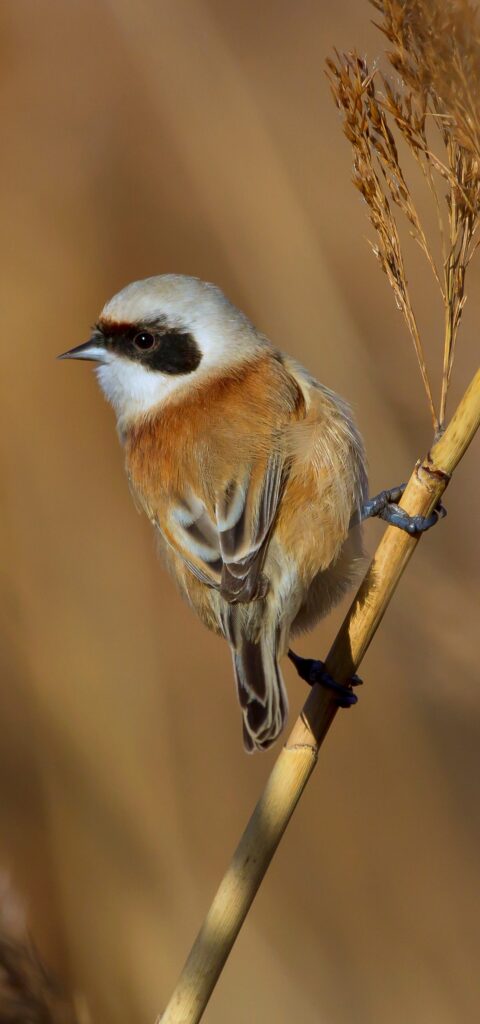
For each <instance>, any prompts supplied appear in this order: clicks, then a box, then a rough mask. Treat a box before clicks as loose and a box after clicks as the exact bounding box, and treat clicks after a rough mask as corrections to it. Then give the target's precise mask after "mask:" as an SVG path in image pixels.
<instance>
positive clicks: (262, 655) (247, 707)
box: [232, 636, 288, 752]
mask: <svg viewBox="0 0 480 1024" xmlns="http://www.w3.org/2000/svg"><path fill="white" fill-rule="evenodd" d="M276 647H277V645H276V643H275V641H274V638H273V637H271V636H264V637H261V638H260V639H259V640H258V642H256V641H253V640H249V639H248V638H247V637H245V636H240V637H237V638H236V644H235V647H234V648H232V654H233V666H234V670H235V681H236V684H237V693H238V699H239V701H240V707H241V709H242V714H243V740H244V744H245V748H246V750H248V751H250V752H251V751H253V750H266V749H267V747H270V746H271V744H272V743H274V741H275V740H276V739H277V736H278V735H279V733H280V732H281V731H282V729H283V726H284V723H285V719H286V717H287V712H288V702H287V695H286V692H285V687H284V684H283V679H282V676H281V672H280V669H279V667H278V663H277V649H276Z"/></svg>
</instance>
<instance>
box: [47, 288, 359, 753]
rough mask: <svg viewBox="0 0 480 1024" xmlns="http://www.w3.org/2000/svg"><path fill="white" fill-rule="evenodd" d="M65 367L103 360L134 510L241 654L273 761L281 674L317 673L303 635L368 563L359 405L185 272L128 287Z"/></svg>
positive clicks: (205, 613) (280, 718)
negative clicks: (295, 642) (302, 648)
mask: <svg viewBox="0 0 480 1024" xmlns="http://www.w3.org/2000/svg"><path fill="white" fill-rule="evenodd" d="M59 358H63V359H86V360H93V361H95V362H96V363H97V364H98V365H97V368H96V373H97V377H98V382H99V384H100V387H101V389H102V391H103V393H104V395H105V397H106V399H107V400H108V401H109V403H110V404H111V405H112V406H113V408H114V411H115V413H116V418H117V429H118V434H119V437H120V441H121V443H122V445H123V448H124V452H125V466H126V473H127V477H128V482H129V485H130V489H131V492H132V494H133V497H134V500H135V502H136V504H137V506H138V507H139V508H140V509H141V510H142V511H143V512H145V513H146V515H147V516H148V518H149V520H150V522H151V523H152V524H153V526H154V528H155V532H156V534H157V536H158V539H159V546H160V548H161V551H162V553H163V556H164V559H165V562H166V565H167V568H168V569H169V570H170V572H171V574H172V576H173V577H174V579H175V580H176V583H177V585H178V587H179V590H180V592H181V594H182V595H183V597H184V598H186V600H187V602H188V604H189V605H190V606H191V608H192V609H193V610H194V611H195V612H196V613H197V615H198V616H199V617H200V619H201V620H202V621H203V623H204V624H205V625H206V626H207V627H208V628H209V629H210V630H213V632H214V633H216V634H219V635H220V636H222V637H224V638H225V640H226V641H227V642H228V644H229V645H230V648H231V652H232V659H233V674H234V678H235V684H236V692H237V696H238V701H239V705H240V710H241V717H242V731H243V741H244V746H245V749H246V750H247V751H248V752H253V751H255V750H265V749H267V748H268V747H270V746H271V744H272V743H274V741H275V740H276V739H277V737H278V736H279V735H280V733H281V731H282V729H283V727H284V724H285V721H286V718H287V713H288V699H287V693H286V689H285V684H284V681H283V677H282V673H281V670H280V666H279V662H280V660H281V659H282V657H284V656H285V655H286V654H289V655H290V657H291V658H292V660H293V661H294V663H295V664H296V667H297V669H298V671H299V673H300V674H302V671H301V666H302V663H304V664H305V665H307V661H308V659H301V658H299V656H297V655H294V653H293V651H292V650H291V648H290V641H291V639H292V638H293V637H295V636H296V635H298V634H299V633H302V632H305V631H307V630H310V629H311V628H312V627H313V626H314V625H315V623H317V622H318V620H319V619H321V618H322V617H323V616H325V615H327V614H328V612H329V611H330V610H331V609H332V608H333V606H334V605H336V604H337V602H338V601H339V600H340V599H341V597H342V596H343V595H344V594H345V592H346V591H347V590H348V589H349V588H350V587H351V586H352V585H353V584H354V583H355V582H356V581H357V580H358V578H359V575H360V573H361V572H362V569H363V566H364V559H363V548H362V531H361V520H362V508H363V506H364V503H365V500H366V496H367V470H366V456H365V448H364V444H363V441H362V437H361V435H360V432H359V429H358V427H357V426H356V423H355V421H354V418H353V414H352V411H351V409H350V407H349V405H348V404H347V403H346V402H345V401H344V399H343V398H341V397H340V396H339V395H337V394H336V393H335V392H334V391H332V390H331V389H330V388H329V387H327V386H325V385H324V384H321V383H319V382H318V381H317V380H316V379H315V378H314V377H313V376H312V374H311V373H309V371H308V370H306V369H304V368H303V366H302V365H301V364H300V363H298V362H297V361H296V360H295V359H294V358H292V357H290V356H289V355H287V354H285V353H284V352H282V351H280V350H279V349H278V348H276V347H275V345H273V344H272V343H271V342H270V341H269V340H268V338H267V337H266V336H265V335H263V334H262V333H261V332H260V331H259V330H257V329H256V328H255V326H254V325H253V324H252V323H251V321H250V320H249V319H248V317H247V316H246V315H245V314H244V313H243V312H241V311H240V310H239V309H237V308H236V307H235V306H234V305H233V304H232V303H231V302H230V301H229V299H228V298H227V297H226V296H225V295H224V293H223V292H222V291H221V290H220V288H218V287H217V286H216V285H214V284H210V283H207V282H204V281H201V280H199V279H198V278H195V277H189V276H185V275H177V274H162V275H160V276H155V277H148V278H146V279H143V280H140V281H135V282H133V283H131V284H128V285H127V286H126V287H124V288H123V289H122V290H121V291H119V292H118V293H117V294H116V295H114V296H113V298H111V299H109V301H108V302H107V303H106V304H105V305H104V307H103V309H102V311H101V313H100V316H99V318H98V321H97V322H96V324H95V326H94V328H93V330H92V334H91V336H90V338H89V339H88V340H87V341H86V342H84V343H83V344H81V345H78V346H76V347H75V348H73V349H70V350H69V351H67V352H65V353H63V354H62V356H60V357H59ZM308 664H313V663H311V662H310V661H308ZM318 664H320V665H322V663H321V662H320V663H318ZM303 675H304V678H307V681H310V682H312V679H309V678H308V672H307V671H305V667H304V671H303ZM324 675H326V674H324ZM317 676H318V673H317ZM315 681H322V680H321V679H319V678H317V677H315ZM323 681H325V682H326V685H329V683H330V684H331V685H332V687H333V688H334V689H335V688H336V689H337V690H338V693H339V698H338V702H339V703H343V705H344V706H347V705H348V704H349V703H353V701H354V700H355V698H354V697H353V694H352V698H351V700H349V698H348V693H349V692H351V691H350V689H349V688H348V690H347V688H346V687H344V686H342V685H340V684H336V683H335V681H334V680H329V679H328V678H325V679H324V680H323ZM342 695H343V697H344V698H346V699H344V700H343V701H342Z"/></svg>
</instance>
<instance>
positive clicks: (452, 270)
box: [327, 0, 480, 436]
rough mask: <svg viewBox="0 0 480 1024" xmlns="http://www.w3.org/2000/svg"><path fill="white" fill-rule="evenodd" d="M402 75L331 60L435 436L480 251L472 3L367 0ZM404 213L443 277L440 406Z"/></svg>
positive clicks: (479, 60)
mask: <svg viewBox="0 0 480 1024" xmlns="http://www.w3.org/2000/svg"><path fill="white" fill-rule="evenodd" d="M370 2H371V3H372V5H373V7H375V8H376V10H377V11H379V12H380V14H381V16H382V17H381V20H380V22H379V23H378V24H377V27H378V28H379V29H380V30H381V32H383V33H384V35H385V36H386V37H387V39H388V42H389V44H390V48H389V49H388V50H387V51H386V57H387V58H388V62H389V63H390V65H391V68H393V70H394V72H395V75H394V77H393V78H392V76H391V75H390V77H388V76H387V75H386V74H385V73H384V72H383V71H381V70H380V69H377V68H374V69H372V70H371V69H370V68H369V66H368V64H367V61H366V60H364V59H363V58H362V57H360V56H358V54H357V53H356V52H355V51H352V52H350V53H345V54H339V53H337V54H336V60H328V61H327V67H328V71H327V74H328V77H329V79H330V84H331V88H332V92H333V96H334V99H335V103H336V104H337V107H338V108H339V110H340V111H341V114H342V117H343V130H344V132H345V135H346V137H347V139H348V140H349V142H350V143H351V145H352V150H353V182H354V184H355V186H356V188H358V190H359V192H360V193H361V194H362V196H363V198H364V199H365V201H366V203H367V205H368V209H369V215H370V221H371V223H372V225H373V227H374V229H375V232H376V235H377V241H376V243H375V244H374V245H372V248H373V252H374V253H375V256H376V257H377V259H378V261H379V263H380V266H381V267H382V270H383V271H384V272H385V274H386V275H387V277H388V280H389V282H390V284H391V286H392V288H393V291H394V295H395V299H396V302H397V305H398V307H399V308H400V309H401V311H402V313H403V315H404V317H405V321H406V323H407V327H408V330H409V331H410V334H411V337H412V340H413V344H414V346H415V352H416V354H417V358H418V362H419V366H420V371H421V374H422V380H423V384H424V387H425V391H426V394H427V398H428V403H429V406H430V410H431V414H432V418H433V424H434V429H435V434H436V435H437V436H438V435H439V434H440V433H441V431H442V430H443V429H444V422H445V411H446V402H447V393H448V388H449V384H450V379H451V373H452V366H453V360H454V356H455V345H456V340H457V334H458V328H459V325H460V320H461V316H462V311H463V307H464V305H465V299H466V293H465V274H466V270H467V267H468V265H469V263H470V260H471V259H472V256H473V254H474V252H475V249H476V248H477V245H478V241H477V239H476V232H477V229H478V222H479V214H480V119H479V112H480V29H479V25H478V12H477V10H476V9H474V8H473V7H472V5H471V4H470V3H469V0H370ZM399 138H401V139H403V141H404V143H406V145H407V146H408V148H409V150H410V152H411V154H412V155H413V157H414V158H415V160H416V162H417V164H418V166H419V167H420V169H421V171H422V173H423V175H424V177H425V181H426V183H427V185H428V188H429V190H430V193H431V197H432V201H433V203H434V207H435V211H436V215H437V221H438V229H439V238H438V241H439V246H438V248H439V250H440V253H441V266H440V267H438V266H437V259H436V255H435V252H436V246H435V244H433V245H432V243H431V241H430V239H429V238H427V236H426V233H425V231H424V228H423V226H422V222H421V219H420V216H419V213H418V209H417V206H416V203H415V200H414V198H413V196H412V192H411V189H410V186H409V183H408V181H407V179H406V177H405V174H404V172H403V170H402V167H401V165H400V160H399V153H398V148H397V141H398V139H399ZM399 214H400V215H403V216H404V217H405V218H406V220H407V222H408V226H409V230H410V234H411V236H412V238H414V240H415V242H416V243H417V244H418V245H419V246H420V249H421V250H422V252H423V253H424V255H425V257H426V259H427V261H428V264H429V266H430V268H431V270H432V272H433V275H434V277H435V281H436V282H437V284H438V287H439V290H440V294H441V297H442V301H443V309H444V324H445V326H444V352H443V373H442V387H441V394H440V402H439V408H438V412H437V410H436V407H435V401H434V398H433V395H432V390H431V385H430V379H429V374H428V370H427V366H426V361H425V355H424V349H423V345H422V340H421V337H420V333H419V329H418V325H417V320H416V317H415V313H414V310H413V307H412V301H411V296H410V294H409V290H408V286H407V276H406V272H405V256H404V252H403V248H402V244H401V241H400V235H399V230H398V224H397V218H398V216H399Z"/></svg>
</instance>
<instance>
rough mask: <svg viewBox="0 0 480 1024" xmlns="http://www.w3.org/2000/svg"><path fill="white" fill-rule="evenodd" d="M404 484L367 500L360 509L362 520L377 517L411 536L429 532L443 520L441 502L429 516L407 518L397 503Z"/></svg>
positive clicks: (443, 514) (443, 513)
mask: <svg viewBox="0 0 480 1024" xmlns="http://www.w3.org/2000/svg"><path fill="white" fill-rule="evenodd" d="M406 486H407V485H406V484H401V485H400V487H392V488H390V490H387V491H380V494H376V495H375V497H374V498H369V500H368V501H366V502H365V504H364V506H363V508H362V520H363V519H370V518H371V517H372V516H378V517H379V518H380V519H384V520H385V522H386V523H389V524H390V526H398V529H399V530H405V531H406V533H410V534H412V535H413V536H415V534H417V533H424V532H425V530H429V529H430V528H431V527H432V526H435V523H438V520H439V519H443V518H444V516H446V514H447V510H446V509H445V508H444V507H443V505H442V504H441V502H439V503H438V505H437V506H436V508H434V510H433V512H432V513H431V515H429V516H409V514H408V512H405V509H403V508H401V507H400V505H399V504H398V502H399V501H400V498H401V497H402V494H403V492H404V490H405V488H406Z"/></svg>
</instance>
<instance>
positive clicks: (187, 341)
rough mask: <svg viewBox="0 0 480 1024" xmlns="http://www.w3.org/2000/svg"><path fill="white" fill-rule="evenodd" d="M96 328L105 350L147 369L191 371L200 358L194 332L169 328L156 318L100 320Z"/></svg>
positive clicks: (173, 371)
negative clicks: (131, 321)
mask: <svg viewBox="0 0 480 1024" xmlns="http://www.w3.org/2000/svg"><path fill="white" fill-rule="evenodd" d="M96 331H97V332H98V336H99V341H101V343H102V344H103V345H104V346H105V348H106V350H107V352H115V353H116V355H119V356H123V357H124V358H125V359H131V360H132V362H135V363H141V365H142V366H143V367H144V368H145V369H146V370H152V371H153V372H155V371H156V372H157V373H168V374H172V375H173V374H186V373H193V371H194V370H196V369H197V367H198V366H199V365H200V362H201V359H202V353H201V352H200V349H199V347H198V345H197V343H196V341H195V338H194V337H193V334H190V333H189V332H188V331H180V330H174V329H172V330H171V329H169V328H168V327H167V326H166V325H165V324H164V323H161V322H159V321H155V322H152V323H143V324H141V323H138V324H120V323H118V324H115V323H108V324H100V325H98V327H97V328H96Z"/></svg>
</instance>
